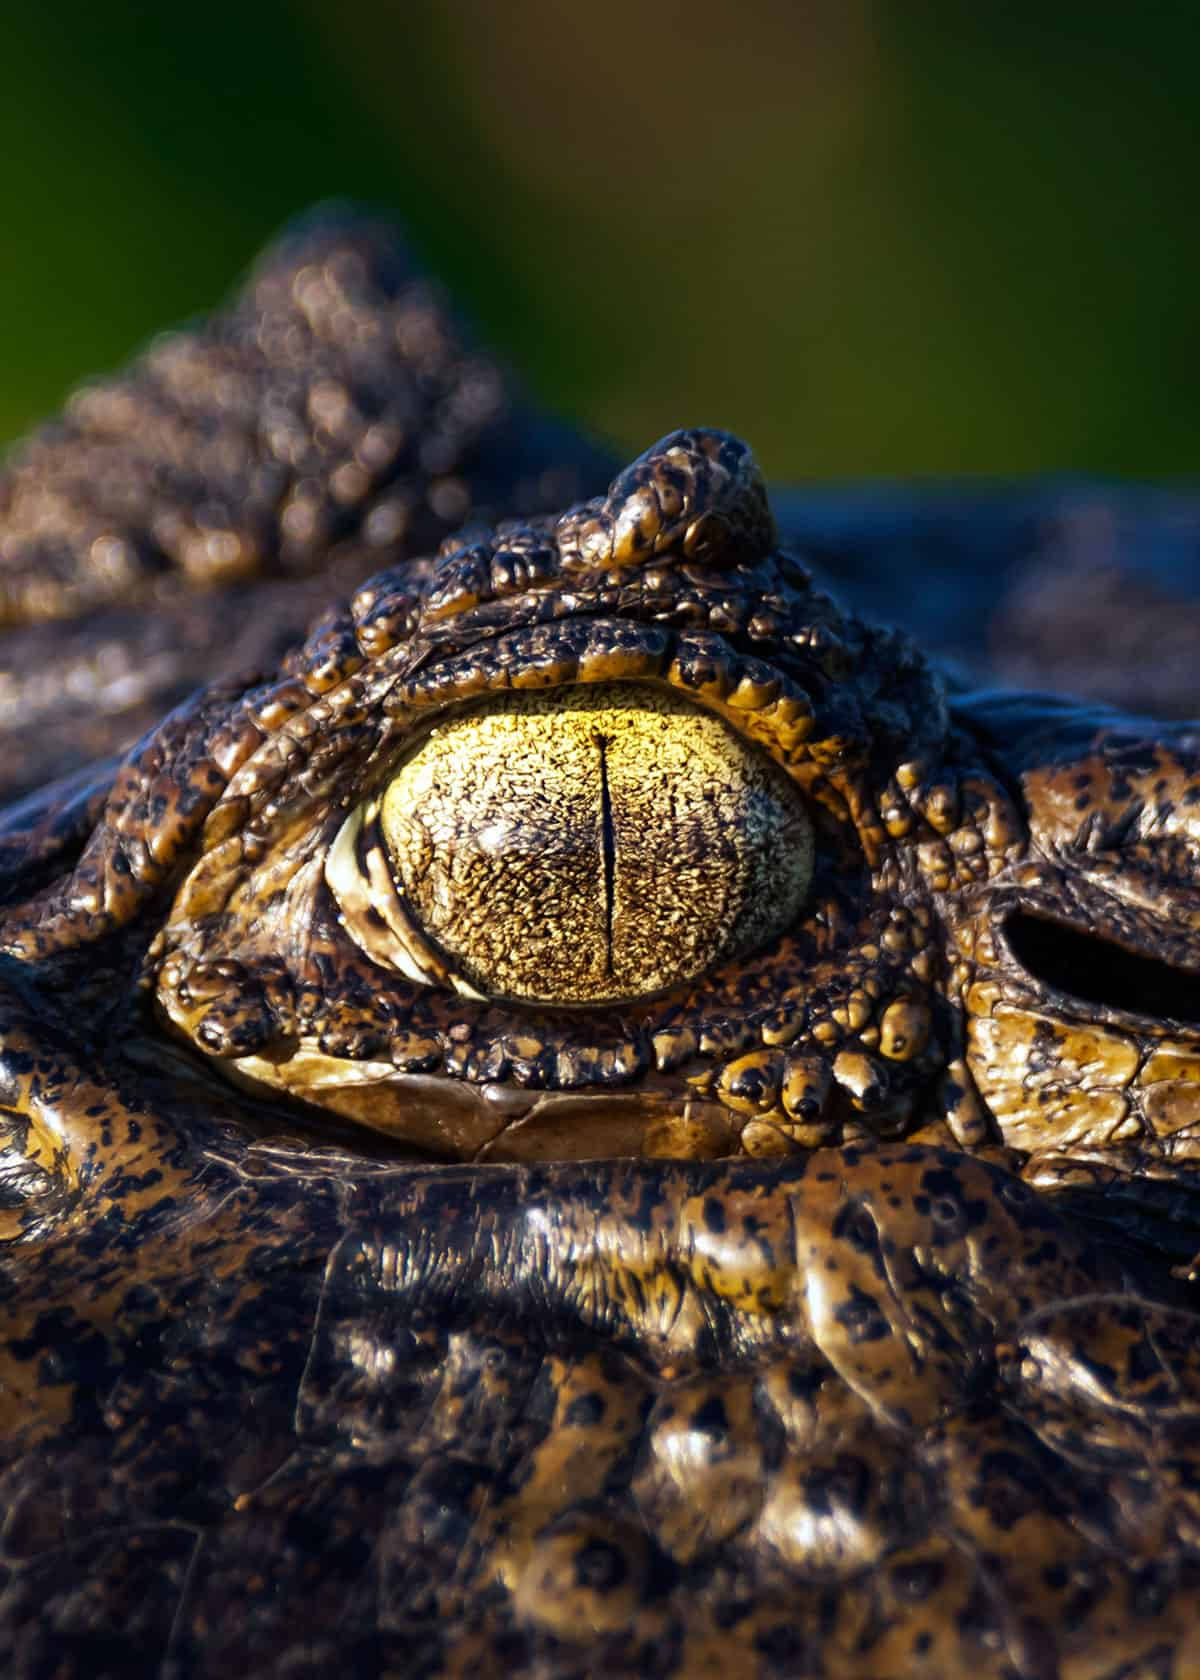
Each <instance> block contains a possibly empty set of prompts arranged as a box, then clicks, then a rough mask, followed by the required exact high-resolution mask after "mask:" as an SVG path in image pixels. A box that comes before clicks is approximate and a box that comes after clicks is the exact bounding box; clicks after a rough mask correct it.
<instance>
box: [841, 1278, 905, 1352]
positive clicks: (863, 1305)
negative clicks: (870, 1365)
mask: <svg viewBox="0 0 1200 1680" xmlns="http://www.w3.org/2000/svg"><path fill="white" fill-rule="evenodd" d="M833 1316H834V1320H835V1322H836V1323H838V1324H840V1325H841V1327H842V1329H843V1330H844V1331H845V1332H846V1334H847V1335H848V1336H849V1338H850V1342H851V1344H852V1346H854V1347H857V1346H858V1345H859V1344H860V1343H861V1342H881V1341H884V1340H885V1339H886V1338H887V1337H888V1336H890V1335H891V1333H892V1327H891V1325H890V1324H889V1323H888V1321H887V1319H886V1318H885V1317H884V1314H883V1312H882V1310H881V1309H880V1306H879V1303H878V1302H877V1301H876V1300H875V1299H874V1298H873V1297H872V1296H870V1295H868V1294H866V1293H865V1292H864V1291H863V1290H861V1289H859V1288H858V1286H857V1285H856V1284H851V1286H850V1299H849V1300H848V1301H845V1302H843V1304H842V1305H841V1306H840V1307H837V1308H835V1310H834V1314H833Z"/></svg>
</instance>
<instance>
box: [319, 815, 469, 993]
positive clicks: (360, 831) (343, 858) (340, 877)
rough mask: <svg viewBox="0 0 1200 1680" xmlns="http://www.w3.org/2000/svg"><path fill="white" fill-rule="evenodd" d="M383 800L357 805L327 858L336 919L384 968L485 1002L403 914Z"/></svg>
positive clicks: (414, 980) (329, 884) (426, 984)
mask: <svg viewBox="0 0 1200 1680" xmlns="http://www.w3.org/2000/svg"><path fill="white" fill-rule="evenodd" d="M381 797H382V796H381V795H380V794H376V795H374V796H373V797H372V798H370V799H368V800H367V801H366V802H365V803H364V804H361V805H356V806H355V808H354V809H353V810H352V811H351V812H350V814H349V816H348V817H347V818H346V820H345V822H343V824H342V826H341V828H339V829H338V832H337V834H336V835H335V836H334V840H333V844H332V845H331V846H330V848H329V851H328V853H327V854H326V858H325V883H326V885H327V886H328V888H329V890H330V892H331V893H332V894H333V897H334V900H335V902H336V904H337V906H338V917H339V920H340V921H341V924H342V926H343V927H344V928H345V929H346V932H347V933H348V934H349V935H350V937H351V938H352V939H353V940H354V942H355V944H356V945H358V946H359V948H360V949H361V950H362V951H363V952H364V953H365V954H366V955H367V956H368V957H370V958H371V960H372V962H376V963H378V964H379V965H380V967H382V968H390V969H394V970H395V971H396V972H397V973H399V974H403V975H404V977H405V979H406V980H411V981H413V982H414V984H416V985H418V986H436V985H444V986H451V987H453V989H454V990H455V991H456V992H459V993H461V994H462V996H463V997H468V998H474V999H475V1000H476V1001H477V1002H480V1003H484V1002H486V1001H487V1000H486V998H485V997H484V995H483V993H482V992H478V991H476V990H475V988H474V987H473V986H472V985H470V984H469V982H468V981H466V980H464V979H462V978H461V976H459V975H458V974H456V973H455V972H454V970H453V969H451V968H450V966H449V965H448V964H447V963H446V961H445V959H444V958H443V957H442V956H441V955H440V954H439V953H438V951H437V950H436V949H435V948H434V946H433V945H431V944H430V943H429V941H428V940H427V939H425V938H424V937H423V935H422V934H421V932H420V930H419V928H418V927H417V925H416V924H415V922H414V921H413V920H412V918H411V917H410V916H408V915H407V914H406V912H405V909H404V901H403V899H402V898H401V896H400V894H399V892H398V891H397V890H396V882H395V877H394V875H393V874H392V870H391V867H390V865H389V863H388V860H387V855H386V852H385V850H384V846H383V839H382V836H381V834H380V832H379V828H378V818H379V807H380V803H381Z"/></svg>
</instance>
